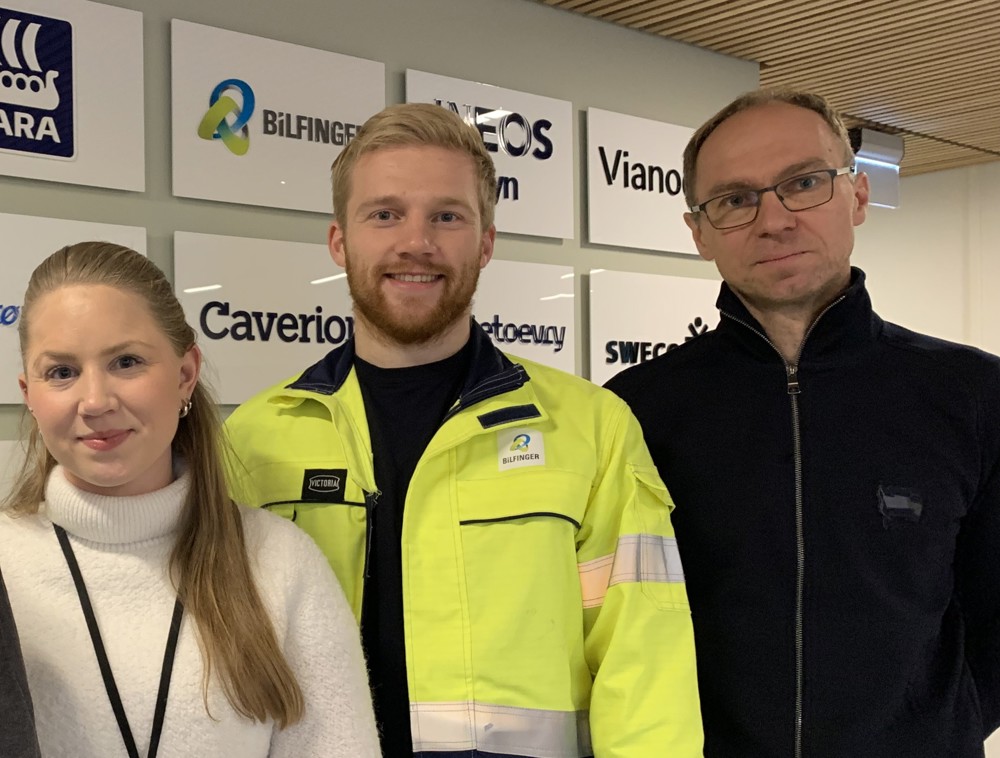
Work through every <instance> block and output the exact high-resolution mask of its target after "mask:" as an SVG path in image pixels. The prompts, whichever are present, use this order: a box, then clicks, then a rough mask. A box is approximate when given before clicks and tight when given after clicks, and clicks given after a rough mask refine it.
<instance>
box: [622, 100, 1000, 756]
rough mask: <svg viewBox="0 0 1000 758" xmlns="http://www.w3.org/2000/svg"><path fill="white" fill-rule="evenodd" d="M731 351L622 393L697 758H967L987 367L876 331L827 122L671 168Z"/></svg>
mask: <svg viewBox="0 0 1000 758" xmlns="http://www.w3.org/2000/svg"><path fill="white" fill-rule="evenodd" d="M684 190H685V194H686V198H687V203H688V206H689V211H690V212H689V213H687V214H685V220H686V221H687V224H688V226H689V227H690V228H691V232H692V234H693V236H694V240H695V243H696V245H697V247H698V251H699V252H700V254H701V255H702V257H704V258H706V259H707V260H711V261H714V262H715V264H716V266H717V267H718V269H719V272H720V273H721V274H722V278H723V279H724V280H725V282H724V284H723V285H722V291H721V293H720V295H719V299H718V303H717V304H718V307H719V309H720V311H721V315H722V318H721V321H720V324H719V327H718V328H717V329H715V330H713V331H711V332H708V333H707V334H705V335H703V336H701V337H698V338H697V339H694V340H692V341H691V342H688V343H686V344H685V345H683V346H681V347H679V348H677V349H676V350H673V351H671V352H669V353H667V354H666V355H664V356H662V357H660V358H658V359H655V360H653V361H651V362H648V363H644V364H640V365H639V366H636V367H633V368H631V369H629V370H628V371H625V372H624V373H622V374H619V375H618V376H616V377H615V378H613V379H612V380H611V381H610V382H609V383H608V387H609V388H610V389H612V390H613V391H615V392H616V393H618V394H619V395H620V396H621V397H623V398H624V399H625V400H626V401H627V402H628V403H629V405H630V406H631V407H632V409H633V411H634V412H635V414H636V416H637V417H638V418H639V421H640V423H641V424H642V426H643V430H644V433H645V437H646V441H647V443H648V445H649V448H650V452H651V453H652V455H653V458H654V460H655V462H656V464H657V466H658V468H659V471H660V474H661V476H662V477H663V479H664V480H665V481H666V483H667V485H668V486H669V487H670V491H671V493H672V494H673V496H674V499H675V501H676V503H677V510H676V512H675V514H674V525H675V528H676V533H677V539H678V543H679V546H680V551H681V557H682V560H683V562H684V567H685V571H686V574H687V580H688V593H689V597H690V603H691V610H692V616H693V619H694V626H695V640H696V647H697V651H698V668H699V672H698V673H699V686H700V690H701V702H702V716H703V719H704V725H705V755H706V756H708V758H730V757H732V758H757V757H761V758H763V757H765V756H766V757H768V758H771V757H775V758H786V757H787V756H794V758H862V757H863V758H944V757H945V756H947V758H966V757H968V756H980V757H981V756H982V755H983V741H984V739H985V738H986V737H987V736H988V735H989V734H990V733H991V732H992V731H993V730H994V729H995V728H996V727H997V726H998V723H1000V359H998V358H997V357H996V356H992V355H988V354H986V353H983V352H981V351H979V350H975V349H973V348H970V347H966V346H962V345H956V344H952V343H948V342H944V341H942V340H938V339H934V338H931V337H928V336H924V335H920V334H915V333H913V332H910V331H908V330H906V329H903V328H902V327H899V326H896V325H894V324H890V323H888V322H885V321H883V320H882V319H881V318H879V317H878V316H877V315H876V314H875V313H874V312H873V311H872V306H871V301H870V299H869V296H868V293H867V291H866V289H865V275H864V273H863V272H861V271H860V270H858V269H856V268H852V267H851V265H850V255H851V251H852V249H853V247H854V227H856V226H858V225H859V224H861V223H862V222H863V221H864V220H865V215H866V212H867V206H868V194H869V187H868V180H867V177H866V176H865V175H864V174H855V172H854V168H853V154H852V151H851V148H850V144H849V141H848V139H847V135H846V132H845V130H844V127H843V124H842V123H841V121H840V120H839V118H838V117H837V116H836V114H835V113H834V112H833V111H832V110H831V109H830V107H829V106H828V105H827V103H826V102H825V101H824V100H823V99H822V98H820V97H818V96H816V95H812V94H809V93H802V92H789V91H768V90H763V91H757V92H751V93H748V94H746V95H744V96H742V97H740V98H739V99H737V100H736V101H734V102H733V103H731V104H730V105H729V106H727V107H726V108H724V109H723V110H722V111H721V112H720V113H718V114H717V115H716V116H715V117H713V118H712V119H711V120H709V121H708V123H706V124H705V125H704V126H702V127H701V128H700V129H699V130H698V131H697V132H696V133H695V134H694V136H693V137H692V139H691V141H690V143H689V144H688V146H687V149H686V150H685V153H684Z"/></svg>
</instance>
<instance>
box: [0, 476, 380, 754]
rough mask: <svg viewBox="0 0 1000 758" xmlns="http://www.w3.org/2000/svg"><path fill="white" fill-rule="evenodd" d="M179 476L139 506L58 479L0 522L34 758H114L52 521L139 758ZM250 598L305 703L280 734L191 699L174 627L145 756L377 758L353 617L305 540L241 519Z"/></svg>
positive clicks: (195, 694)
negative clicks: (270, 627) (36, 747)
mask: <svg viewBox="0 0 1000 758" xmlns="http://www.w3.org/2000/svg"><path fill="white" fill-rule="evenodd" d="M187 487H188V477H187V475H183V476H181V477H180V478H179V479H177V480H176V481H175V482H173V483H172V484H170V485H169V486H167V487H166V488H164V489H162V490H158V491H156V492H152V493H150V494H148V495H142V496H139V497H103V496H100V495H94V494H92V493H88V492H83V491H81V490H78V489H76V488H75V487H73V486H72V485H71V484H69V483H68V482H67V481H66V477H65V475H64V474H63V472H62V470H61V469H60V468H58V467H57V468H56V469H55V471H53V473H52V475H51V477H50V478H49V482H48V486H47V489H46V501H45V503H43V504H42V507H41V508H40V511H39V513H38V514H37V515H35V516H27V517H19V518H12V517H10V516H8V515H6V514H0V566H2V570H3V575H4V579H5V580H6V583H7V589H8V592H9V594H10V601H11V607H12V608H13V610H14V618H15V620H16V622H17V626H18V631H19V633H20V637H21V647H22V649H23V652H24V663H25V668H26V670H27V673H28V682H29V686H30V689H31V694H32V697H33V699H34V704H35V714H36V717H37V726H38V737H39V742H40V744H41V748H42V755H44V756H49V757H51V758H54V757H56V756H74V757H76V756H95V757H98V756H99V758H114V757H115V756H125V755H126V752H125V748H124V745H123V743H122V738H121V734H120V732H119V730H118V725H117V722H116V721H115V716H114V713H113V712H112V710H111V704H110V702H109V701H108V697H107V694H106V692H105V688H104V682H103V680H102V679H101V674H100V670H99V668H98V665H97V658H96V656H95V654H94V649H93V645H92V644H91V640H90V635H89V634H88V632H87V627H86V622H85V621H84V616H83V612H82V610H81V609H80V601H79V599H78V597H77V593H76V589H75V587H74V585H73V579H72V577H71V575H70V572H69V569H68V567H67V565H66V560H65V558H64V557H63V554H62V551H61V550H60V548H59V543H58V541H57V539H56V535H55V533H54V531H53V529H52V522H55V523H56V524H59V525H60V526H62V527H63V528H64V529H66V531H67V532H68V533H69V535H70V542H71V543H72V545H73V550H74V552H75V553H76V557H77V560H78V562H79V564H80V570H81V573H82V574H83V578H84V581H85V582H86V585H87V591H88V592H89V594H90V599H91V602H92V603H93V606H94V612H95V614H96V616H97V623H98V625H99V626H100V630H101V635H102V637H103V639H104V646H105V648H106V650H107V654H108V659H109V660H110V663H111V668H112V671H113V672H114V675H115V680H116V682H117V685H118V690H119V692H120V693H121V698H122V702H123V704H124V707H125V713H126V714H127V716H128V720H129V724H130V725H131V728H132V734H133V736H134V737H135V741H136V744H137V746H138V748H139V752H140V754H141V755H142V756H145V755H146V754H147V750H148V746H149V736H150V729H151V726H152V720H153V710H154V707H155V702H156V691H157V686H158V684H159V680H160V667H161V665H162V662H163V651H164V646H165V644H166V640H167V631H168V628H169V626H170V617H171V613H172V611H173V605H174V598H175V594H174V590H173V588H172V586H171V584H170V581H169V579H168V577H167V560H168V557H169V555H170V550H171V547H172V545H173V536H174V534H175V533H176V529H177V525H178V520H179V516H180V511H181V507H182V504H183V499H184V496H185V494H186V492H187ZM242 514H243V524H244V529H245V532H246V538H247V547H248V551H249V554H250V556H251V565H252V566H253V567H254V572H255V576H256V579H257V586H258V587H259V589H260V592H261V595H262V597H263V599H264V603H265V605H266V606H267V608H268V610H269V611H270V613H271V618H272V620H273V623H274V627H275V630H276V632H277V636H278V641H279V643H280V644H281V647H282V650H283V651H284V654H285V657H286V658H287V660H288V662H289V664H290V665H291V667H292V670H293V671H294V672H295V675H296V677H297V679H298V682H299V685H300V686H301V688H302V691H303V694H304V696H305V703H306V711H305V717H304V719H303V720H302V721H300V722H299V723H297V724H295V725H294V726H291V727H289V728H288V729H285V730H279V729H278V728H277V727H276V726H275V725H274V724H273V723H272V722H270V721H268V722H265V723H254V722H252V721H250V720H248V719H245V718H243V717H241V716H240V715H239V714H237V713H236V712H235V711H234V710H233V709H232V707H231V706H230V705H229V702H228V701H227V700H226V698H225V696H224V695H223V694H222V692H221V689H220V688H219V687H218V684H217V682H213V684H212V685H211V686H210V688H209V707H210V710H211V717H210V716H209V715H208V714H207V713H206V711H205V704H204V701H203V699H202V673H203V667H202V659H201V652H200V651H199V648H198V642H197V637H196V630H195V624H194V621H193V619H191V618H190V617H189V616H188V615H187V614H185V616H184V620H183V623H182V626H181V632H180V639H179V641H178V645H177V655H176V659H175V662H174V668H173V678H172V680H171V683H170V694H169V697H168V700H167V709H166V717H165V719H164V725H163V734H162V736H161V739H160V749H159V753H158V755H159V756H163V758H170V757H172V756H177V757H178V758H181V757H183V758H191V757H193V756H197V757H199V758H201V757H202V756H204V757H206V758H208V757H212V758H214V757H215V756H219V757H223V756H224V757H226V758H229V757H230V756H232V758H254V757H255V756H275V757H277V756H282V757H283V756H288V757H289V758H290V757H291V756H295V758H306V757H311V756H331V757H334V758H341V757H343V758H364V757H367V756H378V755H379V748H378V739H377V737H376V734H375V724H374V718H373V716H372V710H371V699H370V696H369V691H368V682H367V678H366V675H365V670H364V664H363V659H362V654H361V646H360V642H359V637H358V630H357V626H356V624H355V621H354V618H353V617H352V615H351V612H350V609H349V608H348V606H347V602H346V600H345V598H344V595H343V592H342V591H341V589H340V586H339V585H338V584H337V582H336V580H335V579H334V577H333V573H332V572H331V570H330V567H329V565H328V564H327V562H326V560H325V559H324V558H323V556H322V554H321V553H320V552H319V549H318V548H317V547H316V546H315V545H314V544H313V542H312V540H311V539H310V538H309V537H308V535H306V534H305V533H304V532H302V531H301V530H300V529H298V528H297V527H296V526H295V525H294V524H291V523H289V522H287V521H285V520H284V519H281V518H279V517H277V516H274V515H272V514H270V513H266V512H264V511H259V510H252V509H243V510H242Z"/></svg>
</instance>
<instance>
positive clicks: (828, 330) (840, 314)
mask: <svg viewBox="0 0 1000 758" xmlns="http://www.w3.org/2000/svg"><path fill="white" fill-rule="evenodd" d="M715 305H716V307H717V308H718V309H719V312H720V313H721V315H722V319H721V320H720V322H719V327H718V331H719V333H720V334H721V335H724V336H725V337H726V338H727V339H731V340H733V341H735V342H737V343H738V344H739V345H741V346H742V347H744V348H745V349H747V350H749V351H750V352H752V353H753V354H754V355H755V356H757V357H758V358H761V359H764V360H775V359H777V360H780V359H781V358H780V356H779V355H778V353H777V351H776V350H775V349H774V348H773V347H771V345H770V344H769V343H768V342H767V341H766V340H765V339H764V336H765V335H766V332H765V331H764V327H763V326H761V325H760V323H759V322H758V321H757V319H755V318H754V317H753V316H752V315H751V314H750V311H749V310H747V307H746V306H745V305H744V304H743V301H742V300H740V298H739V297H737V295H736V293H735V292H733V290H732V289H731V288H730V287H729V285H728V284H726V283H725V282H723V283H722V288H721V290H720V292H719V297H718V299H717V300H716V303H715ZM882 323H883V322H882V319H881V318H879V317H878V315H876V313H875V312H874V311H873V310H872V301H871V297H869V295H868V290H867V288H866V287H865V272H864V271H862V270H861V269H859V268H855V267H851V283H850V284H849V285H848V287H847V289H845V290H844V291H843V292H842V293H841V294H840V295H839V296H837V298H835V299H834V301H833V302H832V303H830V304H829V305H828V306H827V308H826V309H825V310H823V311H822V312H821V313H820V315H819V316H818V317H817V318H816V320H815V321H814V322H813V324H812V326H811V327H810V328H809V329H808V330H807V332H806V339H805V343H804V344H803V346H802V353H801V356H800V358H799V361H800V363H801V362H805V361H809V362H812V361H822V360H824V359H827V358H834V357H838V356H840V357H842V356H844V355H847V354H852V353H857V352H861V351H863V350H865V349H866V348H867V347H868V346H869V345H871V344H872V343H873V342H874V341H875V340H876V339H877V338H878V335H879V334H880V333H881V331H882Z"/></svg>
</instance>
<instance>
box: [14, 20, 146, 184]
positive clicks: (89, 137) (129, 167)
mask: <svg viewBox="0 0 1000 758" xmlns="http://www.w3.org/2000/svg"><path fill="white" fill-rule="evenodd" d="M108 39H113V40H114V44H113V45H109V44H107V40H108ZM142 75H143V72H142V14H141V13H137V12H136V11H130V10H122V9H120V8H113V7H111V6H108V5H101V4H99V3H91V2H86V1H85V0H80V1H78V2H74V3H66V2H58V1H57V0H31V1H28V2H20V3H17V4H15V5H9V4H4V5H0V174H6V175H8V176H20V177H26V178H30V179H44V180H49V181H58V182H68V183H71V184H90V185H95V186H100V187H113V188H116V189H126V190H134V191H138V192H141V191H143V190H144V189H145V167H144V160H145V153H144V146H143V132H144V127H143V82H142Z"/></svg>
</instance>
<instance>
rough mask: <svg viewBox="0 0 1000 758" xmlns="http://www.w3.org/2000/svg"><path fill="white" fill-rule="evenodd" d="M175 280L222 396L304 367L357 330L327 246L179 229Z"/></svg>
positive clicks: (252, 390) (235, 395)
mask: <svg viewBox="0 0 1000 758" xmlns="http://www.w3.org/2000/svg"><path fill="white" fill-rule="evenodd" d="M174 286H175V288H176V290H177V297H178V298H179V299H180V301H181V304H182V305H183V306H184V312H185V314H186V315H187V320H188V323H189V324H191V326H192V327H194V329H195V330H196V331H197V332H198V333H199V335H198V344H199V345H200V346H201V349H202V351H203V353H204V355H205V359H206V363H207V374H206V378H207V379H208V381H209V383H210V384H211V385H212V387H213V388H214V389H215V392H216V394H217V396H218V398H219V401H220V402H222V403H227V404H236V403H242V402H243V401H244V400H247V399H248V398H250V397H252V396H253V395H255V394H256V393H257V392H259V391H260V390H263V389H265V388H267V387H269V386H271V385H272V384H275V383H277V382H280V381H282V380H284V379H287V378H289V377H290V376H292V375H294V374H296V373H301V372H302V371H304V370H305V369H306V368H308V367H309V366H311V365H312V364H313V363H316V361H318V360H320V359H321V358H322V357H323V356H324V355H326V354H327V353H328V352H329V351H330V350H332V349H334V348H336V347H339V346H340V345H342V344H343V343H344V341H345V340H347V339H348V338H349V337H350V336H351V335H352V334H353V333H354V314H353V311H352V309H351V299H350V296H349V294H348V290H347V277H346V274H344V271H343V269H340V268H338V267H337V266H336V265H335V264H334V263H333V261H332V260H331V259H330V253H329V251H328V250H327V248H326V246H325V245H314V244H306V243H301V242H279V241H276V240H262V239H248V238H245V237H227V236H221V235H213V234H195V233H191V232H175V233H174Z"/></svg>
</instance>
